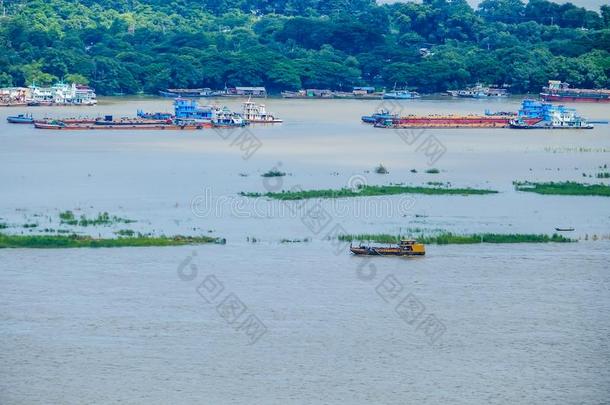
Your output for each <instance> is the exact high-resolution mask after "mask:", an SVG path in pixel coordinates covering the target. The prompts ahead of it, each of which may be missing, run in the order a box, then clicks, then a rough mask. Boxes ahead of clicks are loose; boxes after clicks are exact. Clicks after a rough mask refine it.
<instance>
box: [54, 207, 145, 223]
mask: <svg viewBox="0 0 610 405" xmlns="http://www.w3.org/2000/svg"><path fill="white" fill-rule="evenodd" d="M59 219H60V223H61V224H66V225H74V226H75V225H78V226H97V225H112V224H118V223H123V224H130V223H132V222H136V221H134V220H133V219H127V218H121V217H117V216H116V215H113V216H110V214H108V213H107V212H101V213H99V214H97V217H95V218H91V219H90V218H87V217H86V216H85V215H81V216H80V218H78V219H77V218H76V217H75V216H74V213H73V212H72V211H64V212H60V213H59Z"/></svg>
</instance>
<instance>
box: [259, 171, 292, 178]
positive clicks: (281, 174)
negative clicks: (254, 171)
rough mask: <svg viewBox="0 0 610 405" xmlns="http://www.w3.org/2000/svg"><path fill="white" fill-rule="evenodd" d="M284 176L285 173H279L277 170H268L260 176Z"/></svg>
mask: <svg viewBox="0 0 610 405" xmlns="http://www.w3.org/2000/svg"><path fill="white" fill-rule="evenodd" d="M285 175H286V173H285V172H281V171H279V170H276V169H274V170H269V171H268V172H266V173H263V174H261V176H263V177H284V176H285Z"/></svg>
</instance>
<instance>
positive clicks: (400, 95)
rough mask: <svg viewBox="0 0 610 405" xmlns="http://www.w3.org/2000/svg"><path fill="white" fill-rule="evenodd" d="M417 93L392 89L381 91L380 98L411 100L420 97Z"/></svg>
mask: <svg viewBox="0 0 610 405" xmlns="http://www.w3.org/2000/svg"><path fill="white" fill-rule="evenodd" d="M420 97H421V96H420V95H419V93H417V92H415V91H409V90H392V91H389V92H387V93H383V96H382V98H384V99H389V100H412V99H415V98H420Z"/></svg>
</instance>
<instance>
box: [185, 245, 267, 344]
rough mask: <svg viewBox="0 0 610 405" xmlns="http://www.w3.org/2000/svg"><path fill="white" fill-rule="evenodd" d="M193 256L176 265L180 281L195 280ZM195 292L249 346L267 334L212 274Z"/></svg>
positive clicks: (263, 325)
mask: <svg viewBox="0 0 610 405" xmlns="http://www.w3.org/2000/svg"><path fill="white" fill-rule="evenodd" d="M195 256H197V252H195V251H193V252H192V253H191V254H190V255H188V256H187V257H186V258H185V259H184V260H182V262H180V264H179V265H178V268H177V269H176V272H177V274H178V278H180V280H182V281H184V282H193V281H195V279H197V276H198V274H199V269H198V267H197V265H196V264H195V263H193V258H194V257H195ZM195 291H196V292H197V294H199V296H200V297H201V298H202V299H203V300H204V301H205V303H206V304H209V305H213V306H214V307H215V308H216V312H217V313H218V315H219V316H220V317H221V318H222V319H224V320H225V321H226V323H227V324H228V325H229V326H231V327H232V328H233V329H234V330H235V331H237V332H240V333H243V334H244V335H245V336H246V338H247V340H248V344H249V345H253V344H255V343H256V342H258V341H259V340H260V338H261V337H263V335H265V333H267V327H266V326H265V324H264V323H263V322H262V321H261V320H260V319H259V318H258V317H257V316H256V315H255V314H253V313H252V312H251V311H250V310H249V309H248V307H247V305H246V304H244V302H243V301H242V300H241V299H240V298H239V297H238V296H237V295H236V294H235V293H234V292H226V291H225V286H224V283H222V282H221V281H220V280H219V279H218V278H217V277H216V276H215V275H214V274H208V275H206V276H205V277H204V278H203V280H202V281H201V283H199V285H197V287H196V288H195Z"/></svg>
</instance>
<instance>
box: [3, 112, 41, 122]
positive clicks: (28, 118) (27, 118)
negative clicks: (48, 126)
mask: <svg viewBox="0 0 610 405" xmlns="http://www.w3.org/2000/svg"><path fill="white" fill-rule="evenodd" d="M6 120H7V121H8V122H10V123H11V124H33V123H34V118H32V114H19V115H11V116H9V117H7V118H6Z"/></svg>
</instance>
